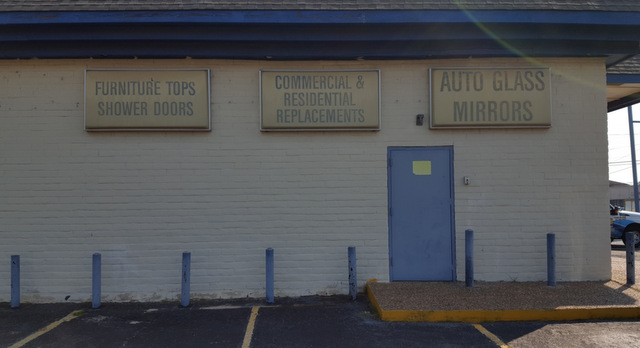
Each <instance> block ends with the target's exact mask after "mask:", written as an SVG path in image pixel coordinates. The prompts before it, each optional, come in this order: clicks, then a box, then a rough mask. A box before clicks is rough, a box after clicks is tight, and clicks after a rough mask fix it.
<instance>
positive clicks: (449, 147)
mask: <svg viewBox="0 0 640 348" xmlns="http://www.w3.org/2000/svg"><path fill="white" fill-rule="evenodd" d="M433 148H439V149H441V148H446V149H447V150H448V151H449V173H450V175H449V178H450V185H449V190H450V195H451V207H450V210H451V211H450V219H451V221H450V223H451V279H450V281H453V282H455V281H457V274H458V272H457V267H456V266H457V262H456V225H455V221H456V219H455V179H454V178H455V175H454V171H453V170H454V165H453V163H454V157H453V154H454V151H453V150H454V148H453V145H444V146H388V147H387V224H388V230H389V233H388V239H389V240H388V244H389V245H388V247H389V281H394V278H393V265H392V257H393V255H392V254H391V253H392V250H393V241H392V237H391V236H392V233H393V231H392V226H391V218H392V206H391V193H392V186H391V164H390V162H391V152H392V150H409V151H411V150H412V149H416V150H420V149H433Z"/></svg>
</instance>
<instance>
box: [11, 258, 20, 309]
mask: <svg viewBox="0 0 640 348" xmlns="http://www.w3.org/2000/svg"><path fill="white" fill-rule="evenodd" d="M18 306H20V255H11V308H18Z"/></svg>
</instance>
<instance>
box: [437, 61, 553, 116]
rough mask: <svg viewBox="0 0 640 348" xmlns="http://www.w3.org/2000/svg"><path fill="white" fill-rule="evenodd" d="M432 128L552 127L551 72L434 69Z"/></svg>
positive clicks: (546, 69) (542, 70) (516, 69)
mask: <svg viewBox="0 0 640 348" xmlns="http://www.w3.org/2000/svg"><path fill="white" fill-rule="evenodd" d="M429 80H430V91H431V96H430V99H431V128H509V127H511V128H541V127H550V126H551V84H550V81H551V78H550V71H549V69H548V68H485V69H474V68H469V69H467V68H432V69H430V77H429Z"/></svg>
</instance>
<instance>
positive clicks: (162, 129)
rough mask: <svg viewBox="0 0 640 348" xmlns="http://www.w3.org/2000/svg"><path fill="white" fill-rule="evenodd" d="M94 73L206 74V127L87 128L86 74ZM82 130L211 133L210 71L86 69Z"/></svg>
mask: <svg viewBox="0 0 640 348" xmlns="http://www.w3.org/2000/svg"><path fill="white" fill-rule="evenodd" d="M92 71H96V72H159V73H162V72H180V71H199V72H203V73H206V104H207V105H206V110H207V111H206V120H207V125H206V126H204V125H203V126H198V127H189V126H176V127H153V126H148V127H147V126H142V127H126V126H123V127H104V128H101V127H88V126H87V73H90V72H92ZM83 86H84V99H83V100H84V118H83V121H84V130H85V131H86V132H210V131H211V69H209V68H178V69H174V68H159V69H155V68H142V69H137V68H124V69H120V68H86V69H84V83H83Z"/></svg>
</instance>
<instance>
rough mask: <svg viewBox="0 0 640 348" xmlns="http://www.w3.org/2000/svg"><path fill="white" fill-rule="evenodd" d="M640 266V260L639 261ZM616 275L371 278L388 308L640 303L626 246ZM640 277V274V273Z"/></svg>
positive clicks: (616, 254)
mask: <svg viewBox="0 0 640 348" xmlns="http://www.w3.org/2000/svg"><path fill="white" fill-rule="evenodd" d="M637 263H638V267H637V268H638V269H640V262H638V261H637ZM611 268H612V276H611V280H610V281H588V282H557V285H556V286H555V287H553V286H548V285H547V282H546V281H544V282H482V281H475V282H474V286H473V287H466V286H465V283H464V282H392V283H378V282H370V283H369V288H370V290H371V291H372V292H373V294H374V296H375V298H376V300H377V302H378V304H379V306H380V307H381V309H382V310H421V311H451V310H519V309H525V310H529V309H560V308H584V307H640V286H639V285H638V284H635V285H633V286H629V285H626V284H625V283H626V259H625V254H624V250H622V251H619V250H613V251H612V257H611ZM636 278H637V279H638V282H640V277H638V276H636Z"/></svg>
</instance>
